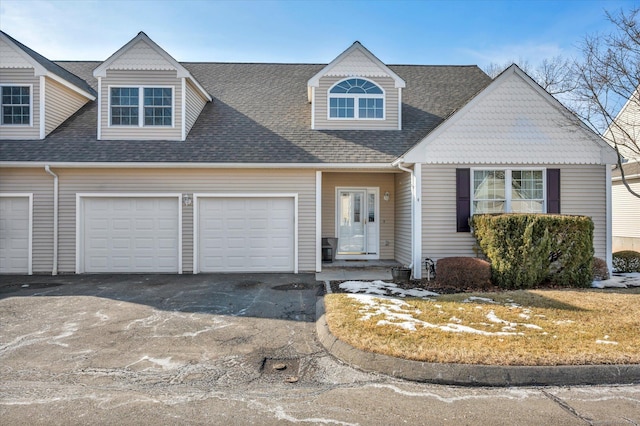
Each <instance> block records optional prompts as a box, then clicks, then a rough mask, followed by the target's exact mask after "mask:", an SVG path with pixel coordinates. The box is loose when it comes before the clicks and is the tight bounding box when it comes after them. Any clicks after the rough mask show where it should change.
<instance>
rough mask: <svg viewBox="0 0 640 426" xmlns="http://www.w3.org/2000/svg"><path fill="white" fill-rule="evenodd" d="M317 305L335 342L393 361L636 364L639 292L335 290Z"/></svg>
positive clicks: (639, 351) (639, 339) (639, 359)
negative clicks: (407, 293) (432, 294)
mask: <svg viewBox="0 0 640 426" xmlns="http://www.w3.org/2000/svg"><path fill="white" fill-rule="evenodd" d="M478 298H483V299H490V301H488V300H482V299H478ZM325 304H326V317H327V322H328V324H329V328H330V330H331V332H332V333H333V334H334V335H335V336H336V337H338V338H339V339H340V340H342V341H344V342H347V343H349V344H351V345H352V346H354V347H356V348H359V349H363V350H366V351H371V352H377V353H381V354H385V355H391V356H395V357H401V358H407V359H413V360H419V361H426V362H445V363H446V362H454V363H464V364H490V365H567V364H635V363H640V289H634V290H623V291H604V290H589V289H585V290H530V291H512V292H504V293H483V294H454V295H446V296H439V297H437V298H433V299H413V298H407V299H399V298H389V297H383V298H380V297H376V296H368V295H362V294H358V295H352V294H344V293H340V294H329V295H327V296H326V297H325Z"/></svg>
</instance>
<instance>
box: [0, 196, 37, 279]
mask: <svg viewBox="0 0 640 426" xmlns="http://www.w3.org/2000/svg"><path fill="white" fill-rule="evenodd" d="M30 217H31V212H30V211H29V197H12V196H8V197H4V196H3V197H0V273H2V274H28V273H31V271H30V268H29V235H30V233H29V218H30Z"/></svg>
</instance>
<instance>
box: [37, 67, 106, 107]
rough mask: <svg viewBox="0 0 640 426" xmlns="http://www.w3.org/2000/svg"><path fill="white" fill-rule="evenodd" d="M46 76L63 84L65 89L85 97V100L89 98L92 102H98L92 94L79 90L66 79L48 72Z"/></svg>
mask: <svg viewBox="0 0 640 426" xmlns="http://www.w3.org/2000/svg"><path fill="white" fill-rule="evenodd" d="M45 76H46V77H48V78H50V79H52V80H55V81H57V82H58V83H60V84H62V85H63V86H64V87H66V88H68V89H71V90H73V91H74V92H76V93H78V94H80V95H82V96H84V97H85V98H87V99H89V100H91V101H95V100H96V97H95V96H93V95H92V94H91V93H89V92H86V91H84V90H82V89H81V88H79V87H78V86H76V85H75V84H71V83H69V82H68V81H67V80H65V79H64V78H62V77H60V76H58V75H56V74H53V73H50V72H47V73H46V74H45Z"/></svg>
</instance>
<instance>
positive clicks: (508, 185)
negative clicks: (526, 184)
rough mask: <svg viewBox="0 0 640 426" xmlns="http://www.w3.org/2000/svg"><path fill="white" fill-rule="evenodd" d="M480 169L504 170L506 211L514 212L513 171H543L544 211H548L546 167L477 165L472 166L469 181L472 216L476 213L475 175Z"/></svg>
mask: <svg viewBox="0 0 640 426" xmlns="http://www.w3.org/2000/svg"><path fill="white" fill-rule="evenodd" d="M480 171H501V172H504V187H505V200H504V204H505V208H504V209H505V211H504V212H505V213H512V212H511V191H510V190H511V180H512V177H511V176H512V172H514V171H517V172H520V171H541V172H542V212H543V213H546V212H547V169H546V168H545V167H476V168H471V173H470V175H471V176H470V179H471V182H470V183H469V185H470V186H469V190H470V192H471V194H470V195H471V196H470V197H469V198H470V200H471V201H470V203H471V210H470V211H471V216H473V215H474V211H473V204H474V201H475V188H474V186H473V177H474V175H475V172H480ZM507 188H509V192H507Z"/></svg>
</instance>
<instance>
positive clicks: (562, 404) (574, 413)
mask: <svg viewBox="0 0 640 426" xmlns="http://www.w3.org/2000/svg"><path fill="white" fill-rule="evenodd" d="M540 392H542V394H543V395H544V396H546V397H547V398H549V399H550V400H552V401H553V402H555V403H556V404H558V405H559V406H560V408H562V409H563V410H564V411H566V412H567V413H569V414H571V415H572V416H574V417H576V418H578V419H580V420H582V421H583V422H585V423H586V424H588V425H593V419H590V418H588V417H584V416H582V415H580V413H578V412H577V411H576V410H575V409H574V408H573V407H572V406H570V405H569V404H567V402H565V401H564V400H563V399H562V398H559V397H557V396H555V395H553V394H552V393H549V392H547V391H546V390H544V389H540Z"/></svg>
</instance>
